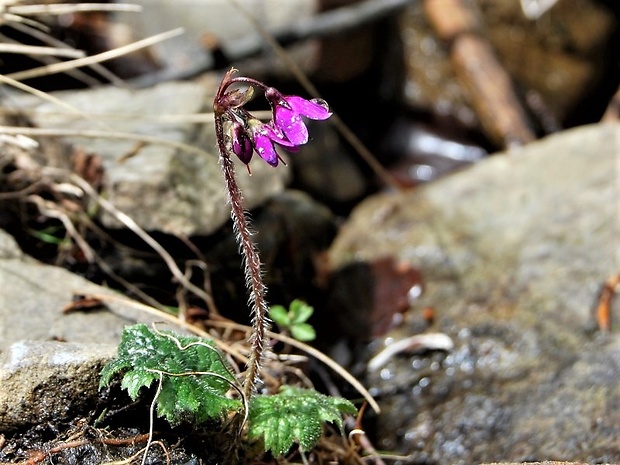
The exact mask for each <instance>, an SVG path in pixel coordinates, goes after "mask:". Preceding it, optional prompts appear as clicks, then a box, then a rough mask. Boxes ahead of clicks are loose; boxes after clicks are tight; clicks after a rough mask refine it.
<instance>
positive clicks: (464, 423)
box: [330, 124, 620, 463]
mask: <svg viewBox="0 0 620 465" xmlns="http://www.w3.org/2000/svg"><path fill="white" fill-rule="evenodd" d="M619 140H620V125H618V124H613V125H596V126H590V127H582V128H577V129H574V130H570V131H566V132H564V133H561V134H558V135H555V136H552V137H549V138H546V139H544V140H541V141H539V142H536V143H533V144H531V145H529V146H527V147H524V148H523V149H521V150H519V151H518V152H515V153H511V154H508V155H498V156H495V157H492V158H490V159H488V160H485V161H483V162H481V163H479V164H477V165H475V166H474V167H472V168H470V169H468V170H466V171H464V172H461V173H458V174H455V175H452V176H450V177H448V178H446V179H443V180H440V181H438V182H436V183H434V184H432V185H430V186H427V187H424V188H420V189H416V190H414V191H409V192H403V193H398V194H386V195H379V196H376V197H374V198H371V199H369V200H368V201H366V202H364V203H363V204H362V205H360V206H359V207H358V208H357V209H356V210H355V211H354V213H353V215H352V216H351V218H350V219H349V221H348V223H347V224H346V226H345V227H344V228H343V229H342V231H341V233H340V235H339V236H338V238H337V239H336V241H335V243H334V244H333V247H332V249H331V253H330V258H331V261H332V263H334V264H335V266H336V267H342V266H345V265H347V264H350V263H353V262H355V261H371V260H373V259H376V258H377V257H382V256H391V257H394V258H396V259H398V260H404V261H407V262H408V263H410V264H411V265H412V266H414V267H418V268H420V269H421V271H422V273H423V276H424V278H425V294H424V295H423V297H422V298H421V300H420V301H419V305H417V307H418V308H424V307H425V306H432V307H433V308H435V309H436V324H435V327H433V328H432V331H441V332H444V333H446V334H448V335H449V336H451V337H452V339H453V340H454V343H455V348H454V350H453V351H452V352H451V353H449V354H448V355H447V356H446V355H445V354H440V353H434V354H428V355H415V356H412V355H410V354H409V355H406V354H401V355H400V356H395V357H394V358H393V359H392V360H390V361H388V363H387V364H386V365H384V366H383V368H382V369H380V370H378V371H377V372H371V373H369V385H370V387H371V391H372V392H373V393H374V394H375V395H377V396H378V398H379V400H380V404H381V406H382V408H383V413H382V414H381V415H380V416H379V419H378V430H379V432H378V436H379V441H378V447H379V448H381V449H388V450H393V451H396V452H399V453H403V454H408V456H409V458H410V459H411V461H412V462H415V463H419V462H432V463H479V462H483V461H486V462H490V461H498V460H504V461H532V460H550V459H553V460H568V461H585V462H592V461H596V462H601V461H602V462H617V461H620V448H618V441H617V438H618V437H619V436H620V410H618V409H617V408H616V407H617V406H618V405H620V383H619V381H620V363H619V361H620V335H619V334H618V332H617V330H616V331H613V332H612V333H610V334H606V335H601V334H596V333H594V332H593V331H592V329H593V327H594V326H595V324H594V318H593V314H592V307H593V304H594V303H595V301H596V299H597V296H598V290H599V288H600V286H601V284H602V283H603V282H604V281H605V279H606V278H607V277H608V275H611V274H612V273H615V272H618V270H619V269H620V266H619V265H620V264H619V263H618V257H619V256H620V247H619V244H620V242H619V241H618V238H619V237H620V235H619V230H618V209H617V206H618V198H620V196H619V191H618V177H617V176H618V174H617V166H618V163H619V160H620V153H619V152H618V141H619ZM351 292H357V291H356V290H355V289H352V290H351ZM420 320H422V318H421V317H420V316H418V312H417V311H416V310H415V309H414V310H412V311H410V312H409V315H408V316H407V324H405V325H404V326H403V327H401V328H399V329H398V330H395V331H394V332H392V333H391V334H390V338H392V339H400V338H402V337H404V336H409V335H411V334H412V333H415V332H416V330H415V329H414V328H419V327H420V326H421V324H420ZM389 341H390V339H388V340H386V342H389ZM376 344H377V345H380V344H379V343H378V342H377V343H376ZM377 350H378V348H377Z"/></svg>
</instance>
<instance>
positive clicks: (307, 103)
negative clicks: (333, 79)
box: [285, 95, 332, 120]
mask: <svg viewBox="0 0 620 465" xmlns="http://www.w3.org/2000/svg"><path fill="white" fill-rule="evenodd" d="M285 100H286V102H287V103H288V104H289V105H290V107H291V108H292V110H293V111H294V112H295V113H299V114H300V115H302V116H305V117H307V118H310V119H318V120H323V119H327V118H329V117H330V116H331V115H332V113H331V112H330V111H329V106H328V105H327V102H326V101H325V100H322V99H312V100H306V99H305V98H301V97H297V96H296V95H291V96H289V97H285Z"/></svg>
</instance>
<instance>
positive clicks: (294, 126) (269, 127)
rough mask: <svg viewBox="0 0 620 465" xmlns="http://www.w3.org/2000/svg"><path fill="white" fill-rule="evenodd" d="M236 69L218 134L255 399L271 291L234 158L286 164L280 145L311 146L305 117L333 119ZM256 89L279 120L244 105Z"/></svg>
mask: <svg viewBox="0 0 620 465" xmlns="http://www.w3.org/2000/svg"><path fill="white" fill-rule="evenodd" d="M235 71H236V70H235V69H231V70H230V71H228V73H226V75H225V76H224V78H223V79H222V82H221V83H220V86H219V88H218V90H217V93H216V95H215V99H214V101H213V111H214V115H215V135H216V139H217V146H218V150H219V153H220V167H221V169H222V174H223V176H224V180H225V182H226V190H227V193H228V203H229V204H230V207H231V218H232V221H233V228H234V231H235V237H236V239H237V242H238V243H239V249H240V253H241V255H242V259H243V267H244V271H245V281H246V286H247V288H248V292H249V304H250V306H251V310H252V336H251V338H250V360H249V363H248V367H247V371H246V377H245V381H244V385H243V391H244V395H245V397H246V399H248V400H249V399H250V397H251V396H252V394H253V393H254V391H255V390H256V384H257V382H258V379H259V375H260V367H261V361H262V357H263V352H264V350H265V333H266V331H267V329H268V327H269V320H268V318H267V311H268V310H269V307H268V305H267V300H266V291H267V289H266V287H265V284H264V283H263V278H262V272H261V261H260V255H259V253H258V249H257V247H256V244H255V243H254V240H253V239H252V232H251V230H250V225H249V220H248V218H247V216H246V213H245V210H244V208H243V195H242V193H241V190H240V189H239V186H238V185H237V181H236V178H235V165H234V162H233V159H232V157H231V154H234V155H236V156H237V157H238V158H239V160H241V161H242V162H243V163H244V164H245V165H246V166H247V168H248V172H250V168H249V163H250V161H251V159H252V156H253V154H254V152H256V153H257V154H258V156H259V157H260V158H262V159H263V160H264V161H266V162H267V163H268V164H269V165H271V166H274V167H275V166H278V163H279V162H280V161H282V159H281V158H280V156H279V155H278V153H277V152H276V149H275V145H274V144H277V145H278V146H281V147H284V148H285V149H287V150H291V151H295V150H296V149H297V147H299V146H300V145H303V144H305V143H306V142H308V129H307V128H306V125H305V124H304V122H303V120H302V118H301V117H302V116H305V117H307V118H310V119H315V120H324V119H327V118H329V116H331V113H330V112H329V108H328V106H327V103H325V102H324V101H323V100H319V99H314V100H306V99H303V98H301V97H297V96H285V95H282V94H281V93H280V92H278V91H277V90H276V89H274V88H273V87H268V86H266V85H265V84H263V83H262V82H260V81H257V80H255V79H252V78H248V77H233V74H234V73H235ZM233 84H242V85H246V86H248V87H247V89H246V90H245V91H244V92H242V91H240V90H238V89H232V90H230V87H231V86H232V85H233ZM254 87H258V88H260V89H261V90H262V91H263V92H264V94H265V98H266V99H267V100H268V101H269V103H270V105H271V108H272V111H273V118H272V120H271V121H270V122H268V123H262V122H261V121H259V120H258V119H256V118H255V117H253V116H252V115H251V114H250V113H249V112H248V111H247V110H245V109H244V108H243V106H244V105H245V104H246V103H247V102H249V101H250V100H251V99H252V97H253V94H254Z"/></svg>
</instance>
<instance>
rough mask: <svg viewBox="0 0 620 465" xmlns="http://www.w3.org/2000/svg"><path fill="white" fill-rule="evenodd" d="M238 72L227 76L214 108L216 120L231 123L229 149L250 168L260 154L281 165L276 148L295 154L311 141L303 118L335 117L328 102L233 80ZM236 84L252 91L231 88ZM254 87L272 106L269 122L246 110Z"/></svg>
mask: <svg viewBox="0 0 620 465" xmlns="http://www.w3.org/2000/svg"><path fill="white" fill-rule="evenodd" d="M235 71H236V70H234V69H231V70H230V71H229V72H228V73H227V74H226V76H224V79H223V80H222V83H221V84H220V87H219V89H218V92H217V94H216V96H215V100H214V104H213V109H214V111H215V114H216V118H223V119H224V120H225V121H226V122H227V123H228V128H227V132H228V135H229V141H230V146H229V148H230V149H231V150H232V152H233V153H234V154H235V155H236V156H237V157H238V158H239V159H240V160H241V161H242V162H243V163H245V164H246V165H248V164H249V163H250V161H251V160H252V156H253V154H254V152H256V153H257V154H258V156H259V157H261V158H262V159H263V160H265V161H266V162H267V163H269V164H270V165H271V166H278V162H279V161H281V158H280V156H279V155H278V153H277V152H276V149H275V146H276V145H279V146H281V147H284V148H285V149H286V150H289V151H293V152H294V151H296V150H297V148H298V147H299V146H300V145H303V144H305V143H306V142H308V128H307V127H306V125H305V123H304V121H303V119H302V117H306V118H310V119H314V120H325V119H327V118H329V117H330V116H331V112H330V111H329V107H328V105H327V103H326V102H325V101H324V100H321V99H312V100H306V99H304V98H302V97H298V96H295V95H288V96H287V95H283V94H282V93H280V92H279V91H278V90H276V89H274V88H273V87H268V86H266V85H265V84H263V83H262V82H260V81H257V80H255V79H252V78H247V77H233V76H232V75H233V73H234V72H235ZM235 83H241V84H245V85H248V88H247V89H246V90H245V91H243V92H242V91H240V90H239V89H232V90H230V86H231V85H232V84H235ZM254 86H255V87H258V88H260V89H262V91H263V92H264V94H265V98H266V99H267V101H268V102H269V104H270V105H271V110H272V114H273V116H272V119H271V120H270V121H269V122H268V123H263V122H261V121H260V120H258V119H257V118H256V117H254V116H253V115H252V114H251V113H249V112H248V111H247V110H246V109H245V108H243V106H244V105H245V104H246V103H247V102H249V101H250V100H251V99H252V97H253V95H254ZM248 170H249V166H248Z"/></svg>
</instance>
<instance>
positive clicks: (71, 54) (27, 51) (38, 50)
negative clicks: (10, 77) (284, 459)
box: [0, 44, 85, 58]
mask: <svg viewBox="0 0 620 465" xmlns="http://www.w3.org/2000/svg"><path fill="white" fill-rule="evenodd" d="M0 53H19V54H21V55H51V56H57V57H66V58H82V57H83V56H84V55H85V53H84V52H83V51H82V50H75V49H73V48H53V47H39V46H36V45H23V44H0Z"/></svg>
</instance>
